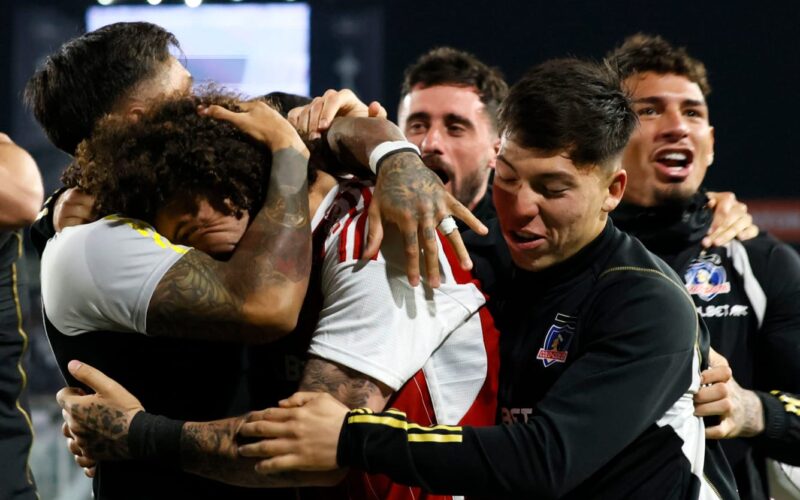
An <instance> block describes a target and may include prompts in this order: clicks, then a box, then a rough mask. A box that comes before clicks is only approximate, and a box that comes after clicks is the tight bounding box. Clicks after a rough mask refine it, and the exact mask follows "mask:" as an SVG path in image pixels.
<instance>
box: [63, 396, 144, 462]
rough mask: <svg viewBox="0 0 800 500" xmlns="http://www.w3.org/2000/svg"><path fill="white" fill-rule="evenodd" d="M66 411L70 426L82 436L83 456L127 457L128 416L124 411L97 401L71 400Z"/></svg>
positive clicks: (95, 457) (117, 458) (119, 458)
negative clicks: (81, 401) (83, 402)
mask: <svg viewBox="0 0 800 500" xmlns="http://www.w3.org/2000/svg"><path fill="white" fill-rule="evenodd" d="M68 410H69V413H70V415H71V417H72V422H74V424H73V425H71V426H70V427H71V429H72V432H73V433H75V434H77V436H76V437H79V438H81V439H82V446H81V448H83V452H84V454H85V455H86V456H89V457H91V458H92V459H94V460H123V459H126V458H130V450H129V449H128V428H129V427H130V417H129V416H128V415H126V414H125V412H123V411H121V410H118V409H116V408H109V407H108V406H104V405H102V404H97V403H90V404H88V405H81V404H79V403H74V404H72V405H70V406H69V408H68Z"/></svg>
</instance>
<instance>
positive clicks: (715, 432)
mask: <svg viewBox="0 0 800 500" xmlns="http://www.w3.org/2000/svg"><path fill="white" fill-rule="evenodd" d="M731 432H733V423H732V422H731V421H730V420H729V419H727V418H725V419H722V421H721V422H720V423H719V424H718V425H715V426H713V427H706V439H725V438H727V437H728V436H730V434H731Z"/></svg>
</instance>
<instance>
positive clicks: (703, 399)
mask: <svg viewBox="0 0 800 500" xmlns="http://www.w3.org/2000/svg"><path fill="white" fill-rule="evenodd" d="M729 392H730V391H728V388H727V386H726V385H725V384H714V385H710V386H707V387H701V388H700V390H698V391H697V393H696V394H695V395H694V403H695V405H701V404H706V403H712V402H714V401H721V400H723V399H725V398H727V397H728V395H729Z"/></svg>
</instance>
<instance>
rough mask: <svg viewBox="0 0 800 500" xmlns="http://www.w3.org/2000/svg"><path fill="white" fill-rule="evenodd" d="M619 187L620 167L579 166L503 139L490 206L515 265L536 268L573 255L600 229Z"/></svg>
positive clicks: (622, 183) (622, 177)
mask: <svg viewBox="0 0 800 500" xmlns="http://www.w3.org/2000/svg"><path fill="white" fill-rule="evenodd" d="M624 187H625V172H624V171H621V170H617V171H616V172H615V173H613V174H606V173H604V171H603V170H602V169H601V168H600V167H585V168H580V169H578V168H577V167H575V165H574V164H573V163H572V161H571V160H570V159H569V158H568V157H567V156H566V155H565V154H556V155H553V154H552V153H543V152H541V151H537V150H532V149H527V148H524V147H522V146H520V145H519V144H517V143H516V142H514V141H513V140H511V139H505V140H504V141H503V144H502V146H501V148H500V154H499V155H498V157H497V168H496V171H495V178H494V204H495V207H496V209H497V215H498V218H499V220H500V228H501V230H502V232H503V237H504V238H505V240H506V243H508V248H509V250H510V251H511V257H512V259H513V260H514V263H516V265H517V266H519V267H520V268H522V269H525V270H528V271H541V270H542V269H546V268H548V267H550V266H553V265H554V264H557V263H559V262H562V261H563V260H565V259H567V258H569V257H571V256H573V255H575V253H577V252H578V251H579V250H580V249H581V248H583V247H584V246H586V245H587V244H588V243H590V242H591V241H592V240H593V239H594V238H595V237H596V236H597V235H599V234H600V233H601V232H602V230H603V227H604V226H605V224H606V219H607V215H608V212H610V211H611V210H613V209H614V208H615V207H616V206H617V204H618V203H619V200H620V198H621V196H622V191H623V190H624Z"/></svg>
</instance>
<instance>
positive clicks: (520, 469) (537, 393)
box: [338, 223, 736, 499]
mask: <svg viewBox="0 0 800 500" xmlns="http://www.w3.org/2000/svg"><path fill="white" fill-rule="evenodd" d="M490 237H491V236H490ZM494 238H495V240H494V241H495V244H496V247H497V248H498V253H499V254H501V255H502V254H503V253H504V252H507V250H505V251H504V250H503V247H504V246H505V245H504V243H503V242H502V236H501V235H499V234H498V233H494ZM484 250H486V249H485V248H484ZM488 255H489V252H488V251H484V257H486V259H487V260H488V261H493V262H495V263H500V262H502V259H500V258H498V259H492V258H491V257H488ZM506 275H507V273H505V272H502V271H498V272H496V273H495V276H501V277H502V276H506ZM508 275H510V276H511V278H510V280H509V282H508V283H506V284H504V285H503V286H500V287H497V286H492V284H491V283H487V284H489V285H490V288H492V289H493V290H494V293H495V295H494V296H491V297H490V300H492V301H494V302H495V305H494V308H495V309H496V310H497V312H498V313H499V314H498V316H497V320H498V326H499V328H500V331H501V336H500V345H501V378H500V392H499V403H500V407H501V408H502V419H503V422H504V423H505V424H507V425H502V426H495V427H485V428H470V427H463V428H462V427H436V428H419V427H416V426H405V425H404V424H403V423H402V420H403V416H402V415H401V414H398V413H396V412H389V413H384V414H380V417H381V418H379V419H376V418H374V417H373V416H371V415H363V414H357V413H356V412H353V413H351V415H350V416H349V417H348V420H347V422H346V424H345V425H344V427H343V431H342V435H341V437H340V440H339V450H338V461H339V464H340V465H349V466H353V467H358V468H361V469H365V470H367V471H369V472H373V473H378V472H381V473H386V474H389V475H390V476H391V477H392V478H393V479H395V480H397V481H401V482H406V483H408V484H413V485H421V486H423V487H424V488H426V489H428V490H430V491H433V492H440V493H451V494H468V495H483V496H488V497H491V498H497V497H524V498H531V497H535V498H576V499H577V498H581V499H584V498H604V499H610V498H648V499H651V498H653V499H654V498H697V497H698V494H699V493H700V491H701V490H703V491H705V492H706V493H710V494H711V495H712V497H713V496H714V495H715V494H716V495H720V496H721V497H722V498H726V499H727V498H736V493H735V491H734V489H733V488H732V479H731V474H730V471H729V469H728V468H727V464H726V463H725V461H724V459H723V458H722V455H721V452H720V451H719V449H718V447H717V446H716V444H715V443H711V444H710V445H709V447H708V448H704V447H703V443H704V439H703V428H702V425H701V422H700V420H699V419H697V418H695V417H694V416H693V412H694V406H693V402H692V396H691V393H690V392H691V390H696V389H697V387H698V386H699V378H698V377H699V376H698V374H699V369H700V367H701V364H702V363H703V358H704V357H705V356H704V355H703V354H702V353H704V352H706V349H707V345H708V337H707V332H706V331H705V327H704V326H703V325H702V323H701V322H700V321H699V320H698V317H697V314H696V312H695V310H694V306H693V304H692V302H691V299H690V298H689V296H688V295H687V293H686V291H685V290H684V288H683V285H682V283H681V282H680V280H679V279H678V277H677V276H676V275H675V273H674V272H673V271H672V270H671V269H669V267H668V266H667V265H666V264H664V262H663V261H661V260H660V259H658V258H656V257H655V256H654V255H652V254H650V253H649V252H648V251H647V250H645V248H644V247H643V246H642V244H641V243H639V242H638V241H637V240H635V239H634V238H631V237H629V236H627V235H625V234H624V233H622V232H620V231H618V230H617V229H616V228H614V226H613V225H612V224H611V223H608V225H607V226H606V228H605V229H604V231H603V232H602V234H601V235H600V236H598V237H597V238H596V239H595V241H593V242H592V243H591V244H589V245H588V246H587V247H586V248H584V249H583V250H581V251H580V252H579V253H578V254H577V255H575V256H573V257H572V258H570V259H568V260H567V261H565V262H563V263H561V264H559V265H556V266H554V267H552V268H549V269H547V270H545V271H542V272H538V273H530V272H526V271H523V270H520V269H519V268H513V271H512V270H509V274H508ZM690 450H691V451H690ZM703 460H704V462H705V469H704V470H703V466H702V465H701V463H702V462H703Z"/></svg>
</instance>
